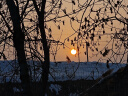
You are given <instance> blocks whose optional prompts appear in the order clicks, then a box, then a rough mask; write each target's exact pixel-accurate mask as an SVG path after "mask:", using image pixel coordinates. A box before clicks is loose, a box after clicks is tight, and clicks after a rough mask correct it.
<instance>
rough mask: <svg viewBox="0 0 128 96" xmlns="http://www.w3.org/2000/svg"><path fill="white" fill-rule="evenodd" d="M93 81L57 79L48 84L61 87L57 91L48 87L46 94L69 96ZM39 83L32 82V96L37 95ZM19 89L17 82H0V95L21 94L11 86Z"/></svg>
mask: <svg viewBox="0 0 128 96" xmlns="http://www.w3.org/2000/svg"><path fill="white" fill-rule="evenodd" d="M94 83H95V81H93V80H76V81H71V80H68V81H63V82H62V81H57V82H49V84H48V85H49V86H50V85H51V84H52V85H60V86H61V88H60V90H59V91H58V92H56V90H54V89H53V90H50V89H48V91H47V94H48V96H69V95H71V93H73V94H75V93H76V94H80V93H81V92H83V91H85V90H86V89H87V88H89V87H90V86H91V85H93V84H94ZM39 86H40V83H33V84H32V87H31V88H32V92H33V95H34V96H38V94H39V93H40V92H39V90H40V87H39ZM14 87H15V88H18V89H21V85H20V84H18V83H4V84H0V96H22V92H15V93H14V91H13V88H14Z"/></svg>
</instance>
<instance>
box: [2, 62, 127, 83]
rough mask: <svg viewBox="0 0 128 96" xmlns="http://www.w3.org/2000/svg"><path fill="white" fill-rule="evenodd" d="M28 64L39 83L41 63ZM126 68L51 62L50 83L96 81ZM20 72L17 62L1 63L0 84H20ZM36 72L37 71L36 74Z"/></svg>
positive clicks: (98, 64)
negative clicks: (109, 70) (104, 75)
mask: <svg viewBox="0 0 128 96" xmlns="http://www.w3.org/2000/svg"><path fill="white" fill-rule="evenodd" d="M28 64H29V65H30V66H31V68H30V74H31V76H32V80H36V81H38V80H39V79H40V76H41V67H40V63H39V62H36V61H35V62H34V63H33V61H29V62H28ZM34 65H36V67H35V68H34V67H33V66H34ZM124 66H126V65H125V64H109V67H110V68H107V66H106V63H97V62H88V63H86V62H81V63H77V62H71V63H67V62H60V63H57V64H56V63H54V62H51V63H50V75H49V81H65V80H78V79H87V80H95V79H97V78H98V77H100V76H101V75H102V74H103V73H104V72H106V71H107V70H108V69H114V70H113V72H116V71H117V70H118V69H119V68H121V67H124ZM18 70H19V67H18V64H17V61H0V83H2V82H9V81H11V82H20V79H19V72H18ZM34 70H36V72H35V73H34ZM113 72H112V73H113ZM34 74H35V75H34Z"/></svg>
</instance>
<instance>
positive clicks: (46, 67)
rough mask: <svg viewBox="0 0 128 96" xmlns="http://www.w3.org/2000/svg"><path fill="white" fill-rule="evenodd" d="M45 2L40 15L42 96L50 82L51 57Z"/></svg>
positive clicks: (44, 1)
mask: <svg viewBox="0 0 128 96" xmlns="http://www.w3.org/2000/svg"><path fill="white" fill-rule="evenodd" d="M45 4H46V0H42V8H41V12H40V14H38V15H39V17H38V18H39V19H38V20H39V28H40V32H41V38H42V39H41V42H42V44H43V50H44V64H43V66H42V69H43V71H42V78H41V79H42V85H43V86H42V87H43V90H42V96H45V93H46V91H47V83H48V75H49V66H50V57H49V46H48V42H47V38H46V32H45V28H44V15H45V11H44V10H45Z"/></svg>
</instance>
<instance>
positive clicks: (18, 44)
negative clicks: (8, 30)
mask: <svg viewBox="0 0 128 96" xmlns="http://www.w3.org/2000/svg"><path fill="white" fill-rule="evenodd" d="M6 2H7V5H8V8H9V11H10V15H11V19H12V22H13V31H14V34H13V43H14V47H15V48H16V51H17V57H18V63H19V66H20V79H21V83H22V88H23V92H24V96H32V94H31V92H30V79H29V73H28V65H27V62H26V56H25V51H24V39H25V36H24V33H23V32H22V29H21V26H20V15H19V9H18V8H17V6H16V5H15V3H14V1H13V0H6Z"/></svg>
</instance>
